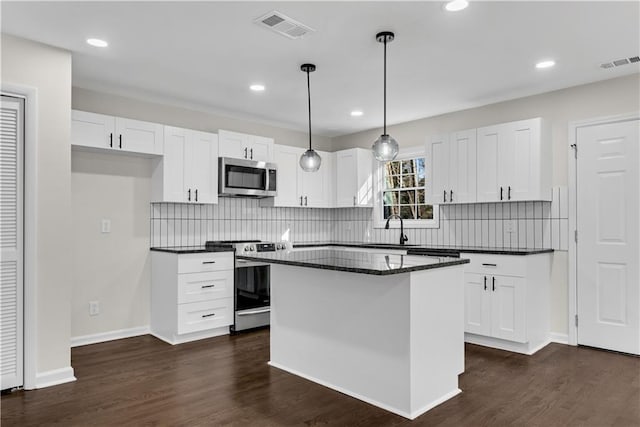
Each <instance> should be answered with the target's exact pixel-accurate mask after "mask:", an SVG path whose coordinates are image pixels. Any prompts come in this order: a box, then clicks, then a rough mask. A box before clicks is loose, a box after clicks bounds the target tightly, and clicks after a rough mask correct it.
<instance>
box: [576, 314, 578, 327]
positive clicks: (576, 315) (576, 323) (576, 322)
mask: <svg viewBox="0 0 640 427" xmlns="http://www.w3.org/2000/svg"><path fill="white" fill-rule="evenodd" d="M577 327H578V315H577V314H576V328H577Z"/></svg>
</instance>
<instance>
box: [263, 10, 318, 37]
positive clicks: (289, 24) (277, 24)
mask: <svg viewBox="0 0 640 427" xmlns="http://www.w3.org/2000/svg"><path fill="white" fill-rule="evenodd" d="M253 22H255V23H256V24H258V25H261V26H263V27H266V28H268V29H270V30H271V31H274V32H276V33H278V34H281V35H283V36H285V37H287V38H290V39H299V38H302V37H304V36H305V35H306V34H307V33H313V32H315V31H316V30H314V29H313V28H311V27H308V26H306V25H304V24H301V23H300V22H298V21H296V20H294V19H291V18H289V17H288V16H287V15H285V14H283V13H280V12H278V11H275V10H274V11H272V12H269V13H267V14H266V15H263V16H261V17H260V18H258V19H256V20H255V21H253Z"/></svg>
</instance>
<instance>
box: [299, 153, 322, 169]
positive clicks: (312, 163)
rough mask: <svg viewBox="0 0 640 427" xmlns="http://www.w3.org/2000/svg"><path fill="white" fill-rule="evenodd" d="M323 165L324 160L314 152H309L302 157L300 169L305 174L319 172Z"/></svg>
mask: <svg viewBox="0 0 640 427" xmlns="http://www.w3.org/2000/svg"><path fill="white" fill-rule="evenodd" d="M320 164H322V158H321V157H320V154H318V153H317V152H316V151H314V150H307V151H305V152H304V154H303V155H302V156H300V167H301V168H302V170H303V171H305V172H317V171H318V169H320Z"/></svg>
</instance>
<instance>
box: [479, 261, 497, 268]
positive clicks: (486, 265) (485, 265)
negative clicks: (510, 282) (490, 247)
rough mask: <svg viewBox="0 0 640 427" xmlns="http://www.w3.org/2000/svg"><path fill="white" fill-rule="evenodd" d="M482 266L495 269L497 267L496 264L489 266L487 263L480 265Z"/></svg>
mask: <svg viewBox="0 0 640 427" xmlns="http://www.w3.org/2000/svg"><path fill="white" fill-rule="evenodd" d="M482 265H483V266H484V267H497V266H498V264H489V263H484V262H483V263H482Z"/></svg>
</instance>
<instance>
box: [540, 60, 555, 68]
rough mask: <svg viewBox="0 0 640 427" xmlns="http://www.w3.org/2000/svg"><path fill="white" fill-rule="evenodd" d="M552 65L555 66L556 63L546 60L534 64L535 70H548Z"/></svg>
mask: <svg viewBox="0 0 640 427" xmlns="http://www.w3.org/2000/svg"><path fill="white" fill-rule="evenodd" d="M554 65H556V61H553V60H546V61H540V62H538V63H537V64H536V68H549V67H553V66H554Z"/></svg>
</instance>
